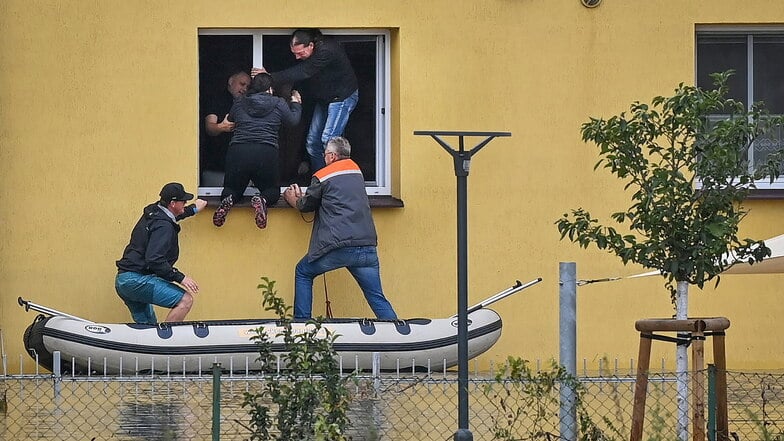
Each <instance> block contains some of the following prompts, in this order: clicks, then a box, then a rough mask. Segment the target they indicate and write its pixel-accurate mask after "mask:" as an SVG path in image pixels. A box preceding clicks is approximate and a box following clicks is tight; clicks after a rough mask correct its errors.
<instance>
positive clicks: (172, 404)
mask: <svg viewBox="0 0 784 441" xmlns="http://www.w3.org/2000/svg"><path fill="white" fill-rule="evenodd" d="M692 375H706V372H696V373H693V374H692ZM268 378H269V376H264V375H257V374H251V373H247V374H246V373H244V372H243V373H237V372H222V373H221V374H220V376H219V380H218V381H217V382H215V381H214V379H213V376H212V375H211V373H210V372H209V370H206V371H205V372H204V373H202V374H196V375H182V374H180V375H173V374H172V375H160V374H154V375H153V374H149V375H141V374H140V375H134V376H125V377H109V376H101V375H98V376H85V377H79V376H67V375H66V376H63V377H60V378H57V377H54V376H52V375H46V374H39V375H5V376H0V439H3V440H43V439H57V440H109V439H112V440H167V441H174V440H209V439H220V440H245V439H249V437H250V430H249V429H248V428H247V425H248V420H249V416H248V412H247V409H244V408H242V400H243V394H244V392H251V393H253V392H256V391H258V388H259V386H260V385H261V384H262V383H263V382H264V381H266V379H268ZM356 379H357V381H356V383H352V405H351V411H350V415H349V416H350V418H351V427H350V431H349V435H350V436H351V439H353V440H356V441H359V440H416V441H423V440H451V439H452V437H453V434H454V433H455V431H456V430H457V378H456V374H455V373H454V372H447V373H417V372H408V373H405V372H394V373H382V374H378V375H359V376H357V377H356ZM579 381H580V384H581V385H582V387H583V388H584V395H583V400H582V404H583V406H582V409H583V411H584V413H585V414H584V416H586V417H588V418H589V419H590V420H591V421H593V422H594V423H595V424H596V428H597V430H598V431H599V433H598V435H597V434H594V435H593V436H592V437H591V438H592V439H597V438H598V437H601V438H603V439H606V440H617V441H621V440H625V439H628V436H629V433H630V426H631V413H632V403H633V396H634V384H635V379H634V376H633V375H631V374H626V375H624V374H619V373H617V372H615V373H611V374H604V375H593V376H588V375H581V376H580V377H579ZM727 381H728V396H729V424H730V431H731V432H732V434H733V436H734V437H735V439H736V440H761V441H762V440H764V441H767V440H772V439H782V434H783V433H784V374H777V373H756V372H735V371H730V372H728V373H727ZM214 384H219V386H220V388H219V389H217V390H214V389H213V385H214ZM521 386H522V385H521V384H519V383H515V382H509V381H497V380H496V379H494V378H493V377H492V376H491V375H488V374H487V373H485V374H481V373H479V374H477V373H475V374H473V375H472V378H471V379H470V381H469V405H470V414H469V415H470V425H471V427H470V429H471V432H472V433H473V436H474V439H475V440H492V439H506V440H511V439H516V440H523V439H537V438H538V439H547V440H554V439H556V438H558V437H559V404H558V398H559V391H558V388H557V387H556V388H554V389H553V390H550V391H545V393H543V394H541V395H539V396H536V397H531V396H530V395H527V394H526V393H525V392H524V389H523V387H521ZM676 388H677V386H676V381H675V376H674V375H673V374H671V373H652V374H651V375H650V376H649V387H648V396H647V405H646V417H645V438H646V439H647V440H652V441H658V440H675V439H677V435H676V428H675V426H676V424H675V415H676V414H677V410H676ZM217 393H219V399H218V400H217V402H216V401H214V400H213V397H218V395H216V394H217ZM706 402H708V400H706ZM214 429H215V430H216V433H217V436H216V437H213V430H214ZM504 431H506V432H504ZM501 433H506V434H507V435H505V436H506V437H497V436H496V435H497V434H501Z"/></svg>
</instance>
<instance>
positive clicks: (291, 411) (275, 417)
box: [242, 277, 353, 441]
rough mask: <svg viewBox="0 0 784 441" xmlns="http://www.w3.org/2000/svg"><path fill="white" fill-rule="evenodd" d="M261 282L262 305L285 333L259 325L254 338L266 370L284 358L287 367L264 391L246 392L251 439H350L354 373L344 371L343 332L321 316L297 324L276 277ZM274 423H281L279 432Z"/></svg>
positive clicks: (277, 424) (277, 425)
mask: <svg viewBox="0 0 784 441" xmlns="http://www.w3.org/2000/svg"><path fill="white" fill-rule="evenodd" d="M261 280H262V283H260V284H259V285H258V288H259V289H261V290H262V306H263V307H264V309H265V310H266V311H271V312H273V313H274V314H275V315H276V316H277V318H278V319H279V321H278V323H277V324H278V327H279V329H280V331H278V332H277V333H276V334H275V335H274V336H270V335H268V333H267V332H266V331H265V329H264V328H263V327H262V328H258V329H256V330H255V332H254V335H253V336H252V337H251V340H253V341H254V342H256V345H257V347H258V350H259V359H258V360H259V361H260V362H261V364H262V366H263V371H265V372H276V371H277V367H278V361H279V362H280V366H282V370H280V371H278V372H277V374H276V375H274V376H271V377H268V379H267V380H266V382H265V383H264V385H263V386H262V390H261V392H259V393H255V394H251V393H248V392H246V393H245V395H244V401H243V403H242V407H248V408H249V415H250V419H251V421H250V428H251V430H252V433H251V440H259V441H268V440H286V441H288V440H323V441H342V440H345V439H346V435H345V429H346V428H347V427H348V424H349V419H348V408H349V404H350V395H349V391H348V388H347V386H346V385H347V384H348V382H349V381H351V380H352V379H353V376H351V375H349V376H342V375H341V373H340V370H339V366H338V363H337V352H336V351H335V349H334V346H333V345H334V343H335V339H336V338H337V337H338V336H337V335H336V334H334V333H333V332H331V331H330V330H329V329H327V328H325V327H324V326H323V323H322V321H321V320H320V319H317V320H310V321H308V323H307V324H305V326H300V324H298V326H297V327H296V328H295V327H294V326H293V324H292V315H291V307H290V306H287V305H286V303H285V302H284V301H283V299H281V298H280V297H278V295H277V291H276V290H275V281H272V280H269V279H268V278H267V277H262V278H261ZM275 338H278V339H281V340H282V341H283V343H284V345H285V347H286V351H285V352H283V353H282V354H280V355H279V356H278V355H276V354H275V353H273V352H272V343H273V340H274V339H275ZM278 357H279V358H278ZM272 409H275V410H276V412H273V411H272ZM270 427H276V428H277V433H275V434H273V433H272V432H271V431H270V430H269V428H270Z"/></svg>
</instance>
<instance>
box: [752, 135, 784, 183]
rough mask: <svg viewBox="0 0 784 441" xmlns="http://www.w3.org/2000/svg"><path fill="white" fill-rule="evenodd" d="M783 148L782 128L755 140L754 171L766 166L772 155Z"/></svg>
mask: <svg viewBox="0 0 784 441" xmlns="http://www.w3.org/2000/svg"><path fill="white" fill-rule="evenodd" d="M782 148H784V128H782V127H781V126H778V127H775V128H773V129H772V130H771V131H770V132H768V133H766V134H764V135H762V136H760V137H759V138H757V139H756V140H754V145H753V147H752V154H753V155H754V160H753V167H754V169H757V168H758V167H760V166H761V165H764V164H765V161H767V159H768V156H769V155H770V154H771V153H774V152H777V151H779V150H781V149H782ZM782 171H783V172H784V165H782Z"/></svg>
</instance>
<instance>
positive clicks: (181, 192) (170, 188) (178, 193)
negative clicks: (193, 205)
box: [161, 182, 193, 204]
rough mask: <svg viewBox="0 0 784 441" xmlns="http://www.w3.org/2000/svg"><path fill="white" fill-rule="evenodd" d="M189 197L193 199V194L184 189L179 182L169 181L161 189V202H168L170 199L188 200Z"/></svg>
mask: <svg viewBox="0 0 784 441" xmlns="http://www.w3.org/2000/svg"><path fill="white" fill-rule="evenodd" d="M191 199H193V195H192V194H190V193H188V192H187V191H185V188H184V187H183V186H182V184H180V183H179V182H169V183H168V184H166V185H164V186H163V188H162V189H161V202H165V203H167V204H168V203H169V202H171V201H189V200H191Z"/></svg>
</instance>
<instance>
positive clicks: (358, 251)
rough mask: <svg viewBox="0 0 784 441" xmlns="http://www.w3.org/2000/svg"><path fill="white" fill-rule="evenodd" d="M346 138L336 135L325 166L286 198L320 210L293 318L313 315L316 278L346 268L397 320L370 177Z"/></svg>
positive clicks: (297, 283) (386, 315)
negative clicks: (382, 264)
mask: <svg viewBox="0 0 784 441" xmlns="http://www.w3.org/2000/svg"><path fill="white" fill-rule="evenodd" d="M350 156H351V145H350V144H349V142H348V141H347V140H346V139H345V138H341V137H337V138H332V139H330V140H329V141H328V142H327V147H326V149H325V150H324V160H325V162H326V164H327V165H326V167H324V168H322V169H321V170H319V171H317V172H316V173H315V174H314V175H313V179H312V180H311V182H310V186H308V189H307V192H305V193H304V194H303V192H302V190H301V189H300V188H299V186H298V185H297V184H292V185H291V186H289V187H288V188H287V189H286V191H284V192H283V198H284V199H286V202H288V203H289V205H291V206H292V207H294V208H296V209H298V210H299V211H302V212H312V211H315V212H316V216H315V218H314V220H313V231H312V232H311V235H310V246H309V247H308V253H307V254H306V255H305V257H303V258H302V259H301V260H300V261H299V263H297V267H296V270H295V275H294V318H295V319H309V318H311V312H312V306H313V279H314V278H315V277H316V276H318V275H319V274H324V273H326V272H327V271H331V270H334V269H337V268H346V269H347V270H348V271H349V272H350V273H351V275H352V276H353V277H354V279H355V280H356V281H357V283H358V284H359V287H360V288H361V289H362V292H363V293H364V294H365V299H366V300H367V302H368V305H370V308H371V309H372V310H373V312H374V313H375V314H376V317H377V318H379V319H386V320H396V319H397V314H395V310H394V309H392V305H391V304H390V303H389V301H388V300H387V299H386V297H384V292H383V291H382V289H381V275H380V273H379V264H378V254H377V253H376V245H377V243H378V240H377V237H376V227H375V225H374V224H373V217H372V216H371V213H370V203H369V202H368V197H367V193H366V192H365V178H364V177H363V176H362V171H360V169H359V166H358V165H357V164H356V163H355V162H354V161H352V160H351V159H350Z"/></svg>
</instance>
